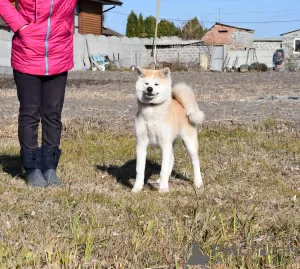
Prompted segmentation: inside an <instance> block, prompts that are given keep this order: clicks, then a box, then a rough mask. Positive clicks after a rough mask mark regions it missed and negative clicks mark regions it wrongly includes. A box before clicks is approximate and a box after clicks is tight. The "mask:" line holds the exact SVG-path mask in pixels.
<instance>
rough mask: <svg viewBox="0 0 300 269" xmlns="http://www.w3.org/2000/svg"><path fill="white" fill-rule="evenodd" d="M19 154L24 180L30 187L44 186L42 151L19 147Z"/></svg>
mask: <svg viewBox="0 0 300 269" xmlns="http://www.w3.org/2000/svg"><path fill="white" fill-rule="evenodd" d="M20 156H21V161H22V165H23V167H24V170H25V172H26V176H25V180H26V182H27V184H28V185H30V186H32V187H40V188H44V187H46V185H47V182H46V180H45V179H44V177H43V174H42V171H41V170H42V151H41V149H40V148H37V149H28V150H27V149H26V150H24V149H21V150H20Z"/></svg>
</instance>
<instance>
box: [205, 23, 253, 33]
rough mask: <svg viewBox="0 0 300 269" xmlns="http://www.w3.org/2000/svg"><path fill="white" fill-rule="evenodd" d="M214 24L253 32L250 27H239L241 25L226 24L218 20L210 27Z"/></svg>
mask: <svg viewBox="0 0 300 269" xmlns="http://www.w3.org/2000/svg"><path fill="white" fill-rule="evenodd" d="M216 25H221V26H225V27H230V28H235V29H239V30H244V31H247V32H254V30H252V29H247V28H241V27H237V26H232V25H228V24H224V23H220V22H216V23H215V24H214V25H213V26H212V27H211V28H213V27H214V26H216Z"/></svg>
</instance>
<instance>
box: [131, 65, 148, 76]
mask: <svg viewBox="0 0 300 269" xmlns="http://www.w3.org/2000/svg"><path fill="white" fill-rule="evenodd" d="M131 70H132V71H136V72H137V73H138V75H139V76H140V77H142V78H143V77H144V76H145V74H144V70H143V69H142V68H140V67H139V66H135V65H132V66H131Z"/></svg>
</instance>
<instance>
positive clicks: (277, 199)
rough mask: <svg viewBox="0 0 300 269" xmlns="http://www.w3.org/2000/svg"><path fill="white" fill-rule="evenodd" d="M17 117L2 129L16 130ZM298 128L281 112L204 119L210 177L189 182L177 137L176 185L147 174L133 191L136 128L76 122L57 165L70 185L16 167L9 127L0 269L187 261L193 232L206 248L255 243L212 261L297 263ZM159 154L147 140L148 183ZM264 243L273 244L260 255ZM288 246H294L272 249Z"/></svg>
mask: <svg viewBox="0 0 300 269" xmlns="http://www.w3.org/2000/svg"><path fill="white" fill-rule="evenodd" d="M9 128H12V129H10V131H9V130H8V129H7V132H4V131H3V132H2V133H1V134H2V135H3V136H4V134H7V133H9V132H11V131H12V130H15V129H14V128H15V127H9ZM299 136H300V133H299V130H298V128H297V126H294V125H291V124H282V123H281V124H279V123H276V122H275V121H273V120H268V121H266V122H264V123H262V124H257V125H251V126H250V125H247V126H243V125H240V126H239V125H237V124H234V125H229V124H218V125H205V126H203V128H202V130H201V131H200V132H199V138H200V150H199V154H200V160H201V164H202V173H203V179H204V183H205V187H204V188H203V189H202V190H200V191H195V190H194V189H193V185H192V184H191V181H190V179H191V176H192V169H191V164H190V161H189V158H188V155H187V152H186V150H185V149H184V147H183V145H182V143H181V142H180V141H178V144H177V145H176V149H175V150H176V154H175V167H174V173H173V177H172V180H171V185H170V188H171V190H170V192H169V193H168V194H164V195H162V194H159V193H158V191H157V186H156V185H155V184H150V183H149V184H147V185H146V187H145V189H144V191H143V192H142V193H140V194H134V195H133V194H131V193H130V188H131V186H132V183H133V180H134V176H135V138H134V136H133V132H132V131H131V130H129V131H128V132H125V131H124V132H106V131H105V130H102V129H98V128H94V127H93V126H90V125H88V124H85V125H83V124H82V125H72V123H71V122H68V123H67V124H66V125H65V134H64V139H63V141H62V149H63V155H62V158H61V162H60V166H59V170H58V173H59V175H60V176H61V177H62V178H63V179H64V181H65V182H66V183H67V185H68V186H67V187H66V188H65V189H58V188H46V189H41V190H37V189H33V188H30V187H27V186H26V185H25V183H24V182H23V180H22V179H21V178H20V176H19V175H20V173H21V172H22V171H21V170H20V168H19V158H18V145H17V142H16V141H17V140H16V136H15V135H12V137H10V138H9V137H8V138H5V139H6V140H5V141H6V142H7V143H1V144H0V200H1V203H0V268H62V267H63V268H186V267H185V263H186V260H187V259H188V257H189V255H190V253H191V247H192V242H193V241H194V240H196V241H197V242H199V245H200V248H201V250H202V251H203V252H204V253H205V254H207V255H212V247H213V246H214V245H216V244H218V245H222V246H237V247H240V248H241V249H243V250H244V251H246V252H247V249H248V250H249V249H251V248H254V250H253V252H252V253H251V252H249V251H248V254H245V255H240V254H238V255H232V254H231V255H230V253H227V254H226V253H225V254H222V255H221V254H220V253H219V255H215V256H214V257H211V260H210V268H299V267H300V260H299V250H300V248H299V242H298V241H300V238H299V236H300V217H299V210H300V204H299V198H298V197H299V195H300V180H299V177H300V158H299V156H300V140H299ZM3 141H4V140H3ZM9 141H10V142H9ZM159 163H160V154H159V152H158V151H157V150H154V149H151V150H150V151H149V155H148V168H147V170H146V174H147V178H148V179H149V181H150V182H151V181H152V180H153V179H156V178H157V177H158V173H159V169H160V166H159ZM297 244H298V245H297ZM265 246H269V247H270V249H271V250H273V252H272V251H271V250H270V251H269V253H267V254H266V255H261V256H259V250H258V249H259V247H260V248H264V247H265ZM287 247H289V248H293V249H294V250H297V251H298V254H296V253H290V254H285V253H284V252H283V251H278V252H276V251H275V249H276V248H277V249H278V248H287ZM297 255H298V256H297ZM1 262H2V263H1ZM193 268H197V267H193ZM198 268H200V267H198Z"/></svg>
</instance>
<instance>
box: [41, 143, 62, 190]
mask: <svg viewBox="0 0 300 269" xmlns="http://www.w3.org/2000/svg"><path fill="white" fill-rule="evenodd" d="M42 154H43V168H42V172H43V176H44V178H45V180H46V181H47V183H48V184H49V185H57V186H61V187H62V186H65V184H64V183H63V182H62V181H61V180H60V179H59V178H58V177H57V175H56V168H57V165H58V162H59V158H60V154H61V150H60V149H59V148H57V147H53V148H48V147H42Z"/></svg>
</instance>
